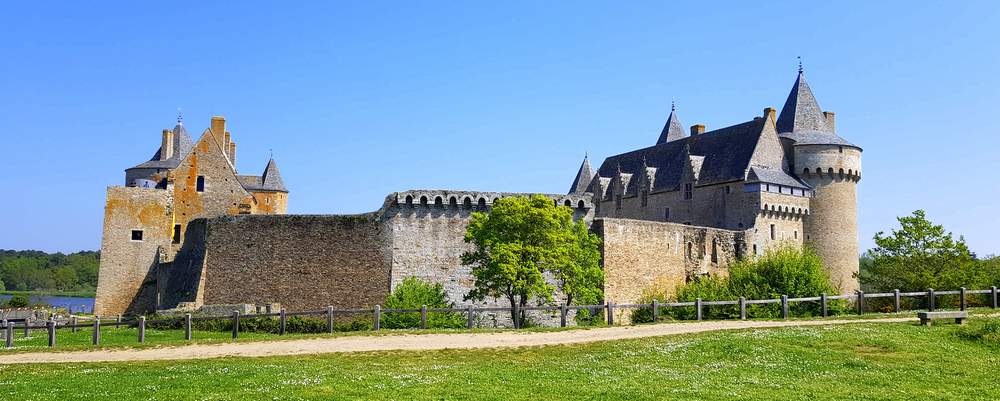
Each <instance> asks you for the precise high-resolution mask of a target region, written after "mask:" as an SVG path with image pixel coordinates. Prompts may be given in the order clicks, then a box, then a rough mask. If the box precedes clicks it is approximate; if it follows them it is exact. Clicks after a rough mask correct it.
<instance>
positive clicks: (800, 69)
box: [795, 56, 802, 74]
mask: <svg viewBox="0 0 1000 401" xmlns="http://www.w3.org/2000/svg"><path fill="white" fill-rule="evenodd" d="M795 58H797V59H799V74H801V73H802V56H795Z"/></svg>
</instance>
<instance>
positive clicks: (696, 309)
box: [694, 298, 701, 320]
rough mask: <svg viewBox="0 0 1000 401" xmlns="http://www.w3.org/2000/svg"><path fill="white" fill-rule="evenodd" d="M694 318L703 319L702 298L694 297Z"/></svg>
mask: <svg viewBox="0 0 1000 401" xmlns="http://www.w3.org/2000/svg"><path fill="white" fill-rule="evenodd" d="M694 318H695V320H701V298H695V299H694Z"/></svg>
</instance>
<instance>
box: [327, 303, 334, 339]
mask: <svg viewBox="0 0 1000 401" xmlns="http://www.w3.org/2000/svg"><path fill="white" fill-rule="evenodd" d="M326 332H327V333H333V306H332V305H331V306H327V307H326Z"/></svg>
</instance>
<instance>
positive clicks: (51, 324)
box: [0, 286, 997, 348]
mask: <svg viewBox="0 0 1000 401" xmlns="http://www.w3.org/2000/svg"><path fill="white" fill-rule="evenodd" d="M975 294H982V295H987V296H988V299H989V301H988V302H987V303H988V304H989V305H990V307H992V308H994V309H995V308H997V287H996V286H993V287H990V289H986V290H967V289H965V288H961V289H959V290H955V291H935V290H934V289H928V290H927V291H916V292H900V291H899V290H894V291H892V292H883V293H872V294H867V293H865V292H862V291H858V292H856V293H854V294H844V295H826V294H820V295H819V296H816V297H802V298H789V297H788V296H785V295H782V296H781V297H780V298H774V299H744V298H742V297H740V298H739V299H738V300H728V301H705V300H702V299H700V298H698V299H696V300H694V301H689V302H664V303H660V302H658V301H653V302H652V303H649V304H615V303H613V302H606V303H604V304H600V305H572V306H566V305H559V306H529V307H519V306H518V305H514V306H513V307H511V308H506V307H473V306H464V307H452V308H428V307H427V306H423V307H421V308H420V309H382V307H381V305H375V306H374V307H373V308H372V309H334V308H333V307H332V306H330V307H327V308H326V309H324V310H316V311H301V312H287V311H285V310H284V309H281V310H280V311H278V312H277V313H256V314H246V315H241V314H240V312H239V311H234V312H233V313H232V314H231V315H228V316H192V315H191V314H186V315H183V316H178V317H170V318H161V319H156V320H148V321H147V320H146V317H145V316H138V317H135V318H131V319H128V320H124V319H122V317H121V316H120V315H119V316H116V317H115V318H113V319H109V318H102V317H98V316H95V317H83V316H71V317H70V318H69V319H67V320H65V321H63V322H57V321H56V320H54V319H50V320H48V321H46V322H45V324H44V325H32V324H30V322H28V321H23V322H22V324H21V325H20V327H16V323H17V322H15V321H7V320H4V321H2V322H0V329H2V330H3V337H4V340H5V341H4V345H5V347H8V348H9V347H12V346H13V340H14V333H15V328H17V329H19V330H22V331H23V332H24V336H25V337H28V336H30V332H31V330H41V329H44V330H46V332H47V335H48V344H49V346H50V347H54V346H55V345H56V331H57V329H69V330H72V331H73V332H76V331H77V329H80V328H93V331H92V338H93V344H94V345H100V343H101V329H102V328H107V327H110V326H113V327H115V328H119V327H121V326H129V327H133V326H134V327H136V328H137V332H138V337H137V341H138V342H139V343H142V342H145V341H146V326H147V325H149V324H171V323H178V322H182V325H183V328H184V339H185V340H191V339H192V326H193V322H196V321H212V320H215V321H222V320H229V321H231V322H232V326H233V327H232V338H234V339H236V338H238V337H239V332H240V319H249V318H277V319H278V334H279V335H284V334H285V332H286V329H287V327H288V318H289V317H291V316H323V317H325V318H326V329H327V331H328V332H330V333H333V332H334V316H335V315H341V316H343V315H353V316H356V315H371V316H372V328H373V330H380V329H381V323H382V315H383V314H385V313H420V328H421V329H426V328H427V314H428V313H461V314H465V315H466V326H467V328H468V329H472V328H474V327H475V316H476V314H479V313H484V312H498V313H511V314H512V315H513V316H521V315H522V314H521V312H526V311H545V312H558V313H559V316H560V319H559V325H560V327H566V325H567V323H566V317H567V314H568V312H569V311H572V310H577V311H578V310H583V309H587V310H590V311H596V312H598V313H599V312H601V311H603V312H605V317H606V318H607V323H608V324H609V325H613V324H615V311H616V310H617V311H621V310H634V309H640V308H649V309H651V311H652V318H653V321H654V322H655V321H658V320H659V316H660V312H661V311H662V310H664V309H665V308H691V307H693V308H694V310H695V320H702V318H703V312H704V311H705V309H706V308H708V307H712V306H737V307H738V308H739V318H740V319H747V318H748V316H747V305H759V304H780V305H781V308H780V309H781V318H782V319H788V318H789V315H790V314H789V305H790V304H792V303H796V302H819V303H820V311H821V312H820V313H821V315H822V316H824V317H826V316H829V302H830V301H832V300H838V299H844V300H852V301H854V308H855V311H856V312H857V314H859V315H860V314H864V313H865V303H866V301H868V300H872V299H879V298H891V299H892V312H901V311H903V307H902V302H901V301H902V299H903V298H907V297H910V298H917V299H920V298H923V299H924V301H925V302H924V306H925V307H926V309H927V310H929V311H934V310H935V309H936V298H937V297H938V296H942V295H957V296H958V297H959V302H958V304H959V308H960V309H961V310H965V308H966V306H967V304H968V296H969V295H975ZM513 323H514V324H513V326H514V328H515V329H519V328H521V326H522V325H523V322H522V320H521V319H514V321H513Z"/></svg>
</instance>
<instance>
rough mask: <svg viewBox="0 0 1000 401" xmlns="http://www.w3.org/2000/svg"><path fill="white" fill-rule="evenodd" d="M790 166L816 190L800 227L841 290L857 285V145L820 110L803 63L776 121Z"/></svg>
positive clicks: (859, 160)
mask: <svg viewBox="0 0 1000 401" xmlns="http://www.w3.org/2000/svg"><path fill="white" fill-rule="evenodd" d="M776 126H777V128H778V132H779V135H780V136H781V141H782V145H783V147H784V148H785V152H786V155H790V156H791V165H792V168H791V170H792V172H793V173H795V174H796V175H798V176H799V178H801V179H802V180H803V181H805V182H806V183H807V184H808V185H809V186H811V187H812V188H813V190H814V197H813V198H812V199H810V202H809V205H810V206H809V214H808V215H807V216H806V218H805V221H804V227H803V230H804V232H805V235H806V243H807V244H810V245H811V246H812V247H813V248H814V249H815V251H816V253H817V254H819V256H820V258H822V260H823V266H824V267H825V268H826V270H827V271H828V272H829V274H830V280H831V282H832V284H833V285H834V286H835V287H836V288H837V289H838V290H840V291H841V292H842V293H848V292H853V291H856V290H857V289H858V288H859V285H858V278H857V273H858V257H859V253H858V213H857V211H858V200H857V183H858V181H859V180H860V179H861V148H860V147H858V146H856V145H854V144H852V143H850V142H848V141H846V140H844V139H843V138H841V137H840V136H838V135H837V134H836V124H835V120H834V114H833V113H831V112H824V111H822V110H821V109H820V107H819V103H817V102H816V98H815V97H814V96H813V93H812V90H811V89H810V88H809V84H807V83H806V79H805V75H804V74H803V73H802V68H801V67H800V68H799V74H798V77H797V78H796V80H795V85H794V86H793V87H792V91H791V93H789V94H788V100H786V101H785V106H784V107H783V108H782V109H781V114H780V115H779V117H778V121H777V124H776Z"/></svg>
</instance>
